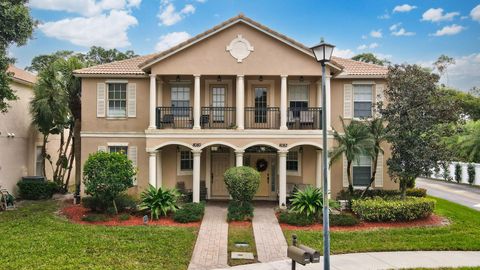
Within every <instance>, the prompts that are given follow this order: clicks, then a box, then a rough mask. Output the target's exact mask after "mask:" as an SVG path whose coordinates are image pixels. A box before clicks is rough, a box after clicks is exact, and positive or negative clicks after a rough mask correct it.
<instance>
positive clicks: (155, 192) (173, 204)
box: [140, 185, 180, 219]
mask: <svg viewBox="0 0 480 270" xmlns="http://www.w3.org/2000/svg"><path fill="white" fill-rule="evenodd" d="M140 198H141V200H142V203H141V204H140V210H148V211H150V218H151V219H158V218H159V217H160V216H161V215H164V216H166V215H167V214H168V213H169V212H175V211H177V209H178V208H179V207H178V199H179V198H180V193H179V192H178V191H177V189H163V188H161V187H160V188H158V189H156V188H155V187H154V186H152V185H150V186H149V187H148V189H147V190H145V191H144V192H142V194H141V195H140Z"/></svg>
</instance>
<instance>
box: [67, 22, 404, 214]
mask: <svg viewBox="0 0 480 270" xmlns="http://www.w3.org/2000/svg"><path fill="white" fill-rule="evenodd" d="M327 71H328V72H327V74H328V76H327V78H326V90H327V100H326V102H327V104H329V106H330V108H331V110H330V111H328V112H323V111H322V108H321V94H320V92H321V66H320V64H319V63H317V62H316V61H315V59H314V57H313V55H312V53H311V51H310V49H309V48H308V47H306V46H304V45H302V44H300V43H298V42H296V41H294V40H292V39H290V38H288V37H286V36H284V35H282V34H280V33H277V32H275V31H273V30H271V29H269V28H267V27H265V26H263V25H261V24H259V23H257V22H255V21H253V20H251V19H249V18H247V17H245V16H243V15H239V16H236V17H234V18H232V19H229V20H227V21H225V22H223V23H221V24H220V25H218V26H215V27H214V28H212V29H210V30H208V31H206V32H204V33H201V34H199V35H197V36H195V37H193V38H191V39H189V40H187V41H185V42H183V43H181V44H179V45H177V46H175V47H173V48H171V49H168V50H166V51H164V52H160V53H155V54H150V55H146V56H141V57H137V58H133V59H130V60H123V61H118V62H113V63H109V64H105V65H99V66H95V67H90V68H86V69H81V70H77V71H76V76H78V77H81V78H82V104H83V105H82V109H83V110H82V163H83V162H85V160H86V159H87V158H88V154H90V153H93V152H95V151H99V150H102V151H110V152H116V151H124V152H125V153H126V154H127V155H128V156H129V158H130V159H131V160H132V161H133V163H134V164H135V165H136V166H137V167H138V169H139V171H138V175H137V178H136V187H135V188H134V189H133V190H132V192H140V191H142V190H144V189H145V188H146V187H147V186H148V184H151V185H154V186H157V187H159V186H164V187H170V188H171V187H175V186H180V187H185V188H186V189H192V190H193V200H194V201H198V200H200V196H201V195H202V194H201V191H204V190H205V188H206V191H207V192H206V196H207V198H208V199H222V198H228V193H227V190H226V188H225V184H224V181H223V174H224V172H225V170H226V169H228V168H229V167H232V166H241V165H246V166H251V167H253V168H257V169H258V170H259V171H260V174H261V183H260V188H259V190H258V192H257V194H256V199H264V200H278V201H279V204H280V205H284V204H285V203H286V196H287V194H288V193H290V192H291V191H292V189H293V186H294V185H299V186H300V187H303V186H305V185H314V186H321V182H322V181H321V179H322V176H321V153H322V149H321V148H322V132H321V129H322V128H327V129H328V130H329V134H330V135H329V136H328V140H329V144H330V147H333V146H334V140H333V136H332V128H334V129H336V130H339V131H341V130H340V129H341V122H340V119H339V117H340V116H343V117H344V118H346V119H352V118H363V117H367V118H368V117H370V116H372V113H373V110H372V104H374V103H375V102H376V101H377V99H379V98H382V90H383V88H384V87H385V76H386V73H387V69H386V68H385V67H382V66H377V65H372V64H366V63H362V62H357V61H353V60H349V59H342V58H337V57H335V58H333V59H332V61H331V62H330V63H329V64H328V65H327ZM322 113H327V122H326V123H322V122H321V114H322ZM384 150H385V153H386V155H387V156H388V155H389V152H390V150H389V149H387V148H386V149H384ZM371 164H372V162H371V160H370V158H367V157H365V158H361V159H360V161H359V162H358V163H355V165H354V167H353V178H354V185H355V186H356V187H360V188H361V187H364V186H365V184H366V183H367V182H368V180H369V178H370V174H371V171H372V168H371ZM385 166H386V157H380V163H379V166H378V173H377V180H376V181H375V188H386V189H392V188H397V185H396V184H395V183H393V182H392V181H390V180H389V177H388V174H387V170H386V169H384V168H385ZM345 168H346V162H345V161H342V160H340V161H338V162H335V163H334V164H333V165H332V167H331V169H330V175H331V178H330V179H331V181H330V185H331V187H330V188H331V193H332V195H333V196H335V195H336V194H337V193H338V192H339V191H340V190H341V189H343V188H345V187H346V186H348V183H347V180H346V171H345ZM204 187H205V188H204Z"/></svg>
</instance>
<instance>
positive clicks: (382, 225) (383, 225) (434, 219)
mask: <svg viewBox="0 0 480 270" xmlns="http://www.w3.org/2000/svg"><path fill="white" fill-rule="evenodd" d="M448 224H449V221H448V220H447V219H445V218H443V217H441V216H437V215H430V216H429V217H427V218H425V219H419V220H413V221H403V222H367V221H362V222H360V223H359V224H358V225H355V226H331V227H330V230H331V231H363V230H375V229H388V228H413V227H431V226H444V225H448ZM280 226H281V227H282V229H286V230H313V231H319V230H322V228H323V226H322V224H313V225H309V226H294V225H288V224H284V223H281V224H280Z"/></svg>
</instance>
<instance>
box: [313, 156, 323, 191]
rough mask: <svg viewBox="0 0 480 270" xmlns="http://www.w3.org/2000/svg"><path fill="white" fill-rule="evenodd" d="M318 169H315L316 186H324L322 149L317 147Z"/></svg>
mask: <svg viewBox="0 0 480 270" xmlns="http://www.w3.org/2000/svg"><path fill="white" fill-rule="evenodd" d="M315 164H316V171H315V187H317V188H321V187H322V150H320V149H317V160H316V163H315Z"/></svg>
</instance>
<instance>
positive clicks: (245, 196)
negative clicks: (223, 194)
mask: <svg viewBox="0 0 480 270" xmlns="http://www.w3.org/2000/svg"><path fill="white" fill-rule="evenodd" d="M224 179H225V185H226V187H227V190H228V192H229V194H230V196H231V197H232V201H231V202H230V203H229V205H228V214H227V219H228V221H242V220H251V219H252V218H253V206H252V204H251V201H252V199H253V196H255V193H256V192H257V189H258V186H259V185H260V173H259V172H257V171H256V170H255V169H253V168H251V167H247V166H242V167H233V168H230V169H228V170H227V171H226V172H225V174H224Z"/></svg>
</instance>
